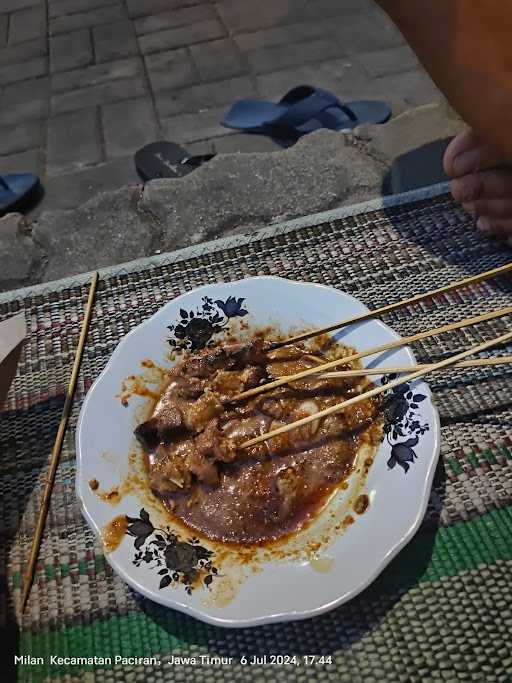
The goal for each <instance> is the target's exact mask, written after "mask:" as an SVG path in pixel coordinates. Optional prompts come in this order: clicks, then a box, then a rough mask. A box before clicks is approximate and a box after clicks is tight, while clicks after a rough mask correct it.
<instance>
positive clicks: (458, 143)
mask: <svg viewBox="0 0 512 683" xmlns="http://www.w3.org/2000/svg"><path fill="white" fill-rule="evenodd" d="M478 146H479V141H478V138H477V136H476V134H475V133H474V131H472V130H471V129H469V130H465V131H463V132H462V133H458V135H456V136H455V137H454V138H453V139H452V140H451V141H450V143H449V145H448V147H447V148H446V150H445V152H444V157H443V167H444V172H445V173H446V175H448V176H450V177H451V178H456V177H457V175H458V174H457V173H456V172H455V169H454V168H453V162H454V160H455V158H456V157H458V156H459V155H460V154H464V153H465V152H467V151H470V150H472V149H475V148H476V147H478Z"/></svg>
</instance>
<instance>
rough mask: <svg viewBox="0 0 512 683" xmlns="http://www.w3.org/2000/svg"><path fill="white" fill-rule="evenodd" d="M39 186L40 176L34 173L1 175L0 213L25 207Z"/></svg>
mask: <svg viewBox="0 0 512 683" xmlns="http://www.w3.org/2000/svg"><path fill="white" fill-rule="evenodd" d="M38 187H39V178H38V177H37V176H36V175H35V174H34V173H10V174H8V175H3V176H2V175H0V214H4V213H7V212H8V211H13V210H14V209H21V208H23V206H24V205H25V204H26V203H27V202H29V201H30V199H31V198H32V196H33V193H34V192H35V190H37V188H38Z"/></svg>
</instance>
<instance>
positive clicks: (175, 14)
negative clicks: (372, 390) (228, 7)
mask: <svg viewBox="0 0 512 683" xmlns="http://www.w3.org/2000/svg"><path fill="white" fill-rule="evenodd" d="M216 18H217V15H216V14H215V10H214V9H213V7H212V6H211V5H193V6H192V7H183V8H181V9H173V10H171V11H169V12H161V13H160V14H153V15H150V16H147V17H141V18H140V19H136V20H135V21H134V26H135V31H136V33H137V35H139V36H141V35H145V34H146V33H154V32H155V31H164V30H165V29H168V28H177V27H179V26H186V25H187V24H194V23H196V22H199V21H207V20H208V19H216Z"/></svg>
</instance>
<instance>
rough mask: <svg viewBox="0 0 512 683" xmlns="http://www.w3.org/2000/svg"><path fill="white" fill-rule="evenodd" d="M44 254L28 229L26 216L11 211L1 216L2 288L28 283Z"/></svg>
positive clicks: (0, 279) (0, 253)
mask: <svg viewBox="0 0 512 683" xmlns="http://www.w3.org/2000/svg"><path fill="white" fill-rule="evenodd" d="M42 255H43V252H42V251H41V249H40V248H39V247H37V246H36V245H35V244H34V241H33V239H32V237H31V236H30V234H29V232H28V230H27V227H26V221H25V218H24V216H22V215H21V214H19V213H10V214H7V215H6V216H4V217H3V218H0V289H2V290H4V291H5V290H8V289H14V288H15V287H21V286H23V285H24V284H27V283H28V282H29V281H30V279H31V277H33V275H34V271H35V269H36V266H37V264H38V262H39V259H40V258H41V257H42Z"/></svg>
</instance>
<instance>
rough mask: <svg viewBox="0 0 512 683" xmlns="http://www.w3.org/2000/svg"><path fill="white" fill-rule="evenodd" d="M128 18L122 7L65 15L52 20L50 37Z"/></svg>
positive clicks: (99, 8) (113, 6)
mask: <svg viewBox="0 0 512 683" xmlns="http://www.w3.org/2000/svg"><path fill="white" fill-rule="evenodd" d="M125 18H126V10H125V8H124V7H123V6H122V5H112V6H110V7H98V8H97V9H93V10H90V11H89V12H79V13H77V14H64V15H62V16H60V17H54V18H52V19H50V35H56V34H57V33H66V32H68V31H73V30H75V29H79V28H92V27H93V26H100V25H101V24H110V23H112V22H114V21H120V20H121V19H125Z"/></svg>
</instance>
